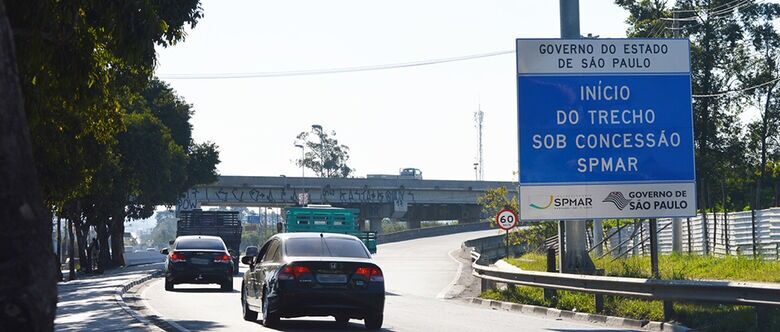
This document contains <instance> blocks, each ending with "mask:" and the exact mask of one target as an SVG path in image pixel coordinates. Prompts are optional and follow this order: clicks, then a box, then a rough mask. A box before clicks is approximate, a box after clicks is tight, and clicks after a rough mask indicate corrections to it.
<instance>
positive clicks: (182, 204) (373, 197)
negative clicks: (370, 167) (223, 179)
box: [177, 187, 415, 210]
mask: <svg viewBox="0 0 780 332" xmlns="http://www.w3.org/2000/svg"><path fill="white" fill-rule="evenodd" d="M300 192H304V191H302V190H300V189H298V188H293V189H287V188H270V189H254V188H252V189H249V188H230V187H218V188H193V189H190V190H189V191H187V192H185V193H183V194H182V195H181V196H180V197H179V203H178V204H177V208H178V209H180V210H192V209H196V208H198V207H199V205H201V204H205V205H209V204H230V203H242V204H246V203H260V204H262V203H266V204H296V203H297V202H298V193H300ZM308 192H309V195H310V199H311V201H312V202H317V203H323V204H329V203H344V204H349V203H395V204H399V203H400V204H403V203H404V202H414V201H415V198H414V193H413V192H411V191H408V190H405V189H403V188H399V189H370V188H367V187H366V188H362V189H339V188H312V189H310V190H309V191H308Z"/></svg>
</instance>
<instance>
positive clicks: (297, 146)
mask: <svg viewBox="0 0 780 332" xmlns="http://www.w3.org/2000/svg"><path fill="white" fill-rule="evenodd" d="M295 147H296V148H301V177H302V178H303V177H306V169H305V168H304V167H303V159H304V158H305V154H304V153H303V145H302V144H295Z"/></svg>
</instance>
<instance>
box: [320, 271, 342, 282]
mask: <svg viewBox="0 0 780 332" xmlns="http://www.w3.org/2000/svg"><path fill="white" fill-rule="evenodd" d="M317 281H319V282H321V283H323V284H344V283H346V282H347V275H346V274H328V273H324V274H323V273H321V274H318V275H317Z"/></svg>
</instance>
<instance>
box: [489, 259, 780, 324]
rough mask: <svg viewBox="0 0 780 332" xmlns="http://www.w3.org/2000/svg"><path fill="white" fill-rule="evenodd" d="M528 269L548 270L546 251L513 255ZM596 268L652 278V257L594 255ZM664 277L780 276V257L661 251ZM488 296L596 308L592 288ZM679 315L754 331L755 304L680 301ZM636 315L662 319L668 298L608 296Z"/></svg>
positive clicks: (778, 315) (775, 316)
mask: <svg viewBox="0 0 780 332" xmlns="http://www.w3.org/2000/svg"><path fill="white" fill-rule="evenodd" d="M507 262H509V263H510V264H512V265H515V266H517V267H519V268H521V269H524V270H532V271H545V270H546V256H545V255H544V254H541V253H528V254H525V255H523V256H521V257H517V258H511V259H508V260H507ZM594 263H595V264H596V267H597V268H600V269H604V270H605V271H604V272H605V275H607V276H621V277H635V278H650V276H651V271H650V258H649V257H630V258H626V259H618V260H615V261H612V257H604V258H601V259H594ZM658 265H659V268H660V272H661V278H662V279H717V280H739V281H753V282H780V262H773V261H762V260H753V259H750V258H744V257H724V258H719V257H712V256H698V255H669V256H661V257H659V264H658ZM482 297H483V298H487V299H494V300H501V301H510V302H517V303H524V304H533V305H540V306H547V307H554V308H558V309H563V310H574V311H577V312H587V313H595V312H596V305H595V299H594V296H593V295H592V294H587V293H580V292H568V291H558V293H557V298H554V299H552V300H545V299H544V295H543V290H542V289H541V288H536V287H524V286H520V287H514V288H508V289H506V290H490V291H487V292H484V293H483V294H482ZM674 311H675V316H674V320H675V321H677V322H679V323H680V324H682V325H685V326H687V327H690V328H694V329H698V330H703V331H753V330H756V329H757V328H758V327H757V326H756V315H755V310H754V309H753V308H752V307H749V306H734V305H716V304H694V303H675V304H674ZM603 314H605V315H613V316H620V317H628V318H634V319H647V320H655V321H663V302H661V301H646V300H639V299H633V298H623V297H616V296H605V297H604V313H603ZM771 317H772V322H771V324H772V325H771V326H775V327H776V326H780V311H778V310H777V309H774V311H773V312H772V314H771Z"/></svg>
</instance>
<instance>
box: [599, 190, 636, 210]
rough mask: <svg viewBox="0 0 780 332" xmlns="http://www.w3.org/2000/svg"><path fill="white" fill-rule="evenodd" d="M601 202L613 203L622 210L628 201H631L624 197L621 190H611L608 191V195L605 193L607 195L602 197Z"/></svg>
mask: <svg viewBox="0 0 780 332" xmlns="http://www.w3.org/2000/svg"><path fill="white" fill-rule="evenodd" d="M602 202H604V203H612V204H615V207H616V208H618V210H621V211H622V210H623V209H625V208H626V206H627V205H628V203H631V200H630V199H627V198H625V197H624V196H623V193H622V192H619V191H613V192H611V193H609V195H607V197H606V198H604V200H603V201H602Z"/></svg>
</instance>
